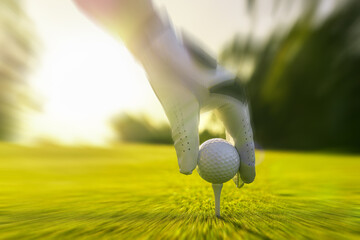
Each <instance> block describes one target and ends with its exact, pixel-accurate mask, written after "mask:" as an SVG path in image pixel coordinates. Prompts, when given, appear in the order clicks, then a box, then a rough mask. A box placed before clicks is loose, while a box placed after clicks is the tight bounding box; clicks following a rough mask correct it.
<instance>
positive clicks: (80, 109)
mask: <svg viewBox="0 0 360 240" xmlns="http://www.w3.org/2000/svg"><path fill="white" fill-rule="evenodd" d="M244 2H245V1H239V0H226V4H224V1H223V0H181V1H180V0H156V1H155V4H156V5H157V6H158V8H159V9H163V10H164V11H167V12H168V14H169V16H170V18H171V19H172V21H173V24H174V25H175V26H176V27H177V28H179V29H182V30H184V31H186V32H188V33H190V35H192V36H194V37H195V38H196V39H197V40H198V41H199V42H200V43H202V45H203V46H204V48H205V49H207V50H208V51H209V52H210V53H211V54H213V55H214V56H216V55H218V54H219V53H220V51H221V49H222V48H223V47H224V45H225V44H226V43H227V42H229V41H230V40H231V39H232V37H233V36H234V35H235V34H239V33H240V34H243V35H246V34H247V32H249V31H250V30H251V28H252V25H251V23H250V18H249V16H248V15H247V14H246V6H245V5H244ZM260 2H262V3H261V7H260V14H262V15H263V16H264V17H261V18H259V22H257V28H256V31H255V34H256V35H257V36H258V37H260V38H261V37H264V36H266V34H267V32H268V30H269V29H271V26H272V25H274V21H279V19H277V20H276V19H269V18H267V17H266V16H269V14H266V13H269V11H271V8H270V5H269V1H265V0H264V1H260ZM23 3H24V6H25V11H26V13H27V14H28V16H29V17H30V18H31V20H32V21H33V22H34V25H35V29H36V31H37V34H38V35H39V38H40V42H41V45H42V47H41V51H40V52H41V54H40V62H39V66H38V68H37V69H36V70H35V71H34V73H33V74H32V76H31V83H32V86H33V88H34V89H35V91H36V92H37V93H38V95H39V96H40V98H41V99H43V100H44V101H43V102H44V103H43V109H42V111H41V112H38V113H32V114H30V115H29V117H28V120H27V124H26V129H27V131H24V139H25V141H31V140H34V139H36V138H38V137H39V136H41V137H47V138H52V139H55V140H58V141H61V142H63V143H69V144H72V143H87V144H104V143H106V142H107V141H108V140H111V139H112V138H113V132H112V131H111V129H110V127H109V124H108V123H109V119H110V118H111V117H112V116H114V115H115V114H117V113H119V112H124V111H126V112H133V113H136V112H145V113H147V114H148V115H150V116H151V117H153V118H154V119H157V120H165V114H164V113H163V111H162V109H161V105H160V103H159V102H158V100H157V99H156V96H155V94H154V93H153V91H152V89H151V87H150V85H149V83H148V81H147V79H146V74H145V73H144V71H143V69H142V68H141V66H140V65H139V64H138V63H137V62H136V61H135V60H134V59H133V57H132V56H131V54H130V53H129V52H128V50H127V49H126V48H125V47H124V46H123V45H122V43H121V42H118V41H116V40H115V39H113V38H112V37H111V36H110V35H109V34H107V33H106V32H105V31H104V30H102V29H101V28H99V27H98V26H96V25H95V24H93V23H92V22H91V21H90V20H88V19H87V18H86V17H85V16H84V15H83V14H82V13H81V12H80V11H79V10H78V9H77V8H76V7H75V5H74V4H73V3H72V1H70V0H62V1H59V0H23ZM296 9H297V8H296V6H295V7H294V8H293V9H292V10H291V11H290V12H288V21H290V20H291V19H294V18H295V16H296ZM280 20H281V19H280Z"/></svg>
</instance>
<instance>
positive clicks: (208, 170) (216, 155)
mask: <svg viewBox="0 0 360 240" xmlns="http://www.w3.org/2000/svg"><path fill="white" fill-rule="evenodd" d="M239 167H240V157H239V154H238V152H237V150H236V149H235V147H234V146H232V145H231V144H230V143H229V142H227V141H226V140H224V139H221V138H213V139H210V140H207V141H206V142H204V143H203V144H201V146H200V149H199V157H198V167H197V171H198V173H199V175H200V176H201V177H202V178H203V179H204V180H206V181H208V182H210V183H215V184H219V183H224V182H227V181H229V180H230V179H232V178H233V177H234V176H235V174H236V173H237V171H238V170H239Z"/></svg>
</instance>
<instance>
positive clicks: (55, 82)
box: [0, 0, 360, 240]
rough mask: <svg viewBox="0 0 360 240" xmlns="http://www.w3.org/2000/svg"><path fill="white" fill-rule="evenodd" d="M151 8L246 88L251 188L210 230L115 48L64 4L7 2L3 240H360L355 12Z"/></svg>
mask: <svg viewBox="0 0 360 240" xmlns="http://www.w3.org/2000/svg"><path fill="white" fill-rule="evenodd" d="M155 3H156V4H157V6H158V7H159V9H163V10H164V9H165V10H166V11H167V12H168V14H169V16H170V17H171V19H172V20H173V23H174V24H175V26H176V27H177V28H179V29H182V30H184V31H186V32H187V33H188V34H190V35H191V36H193V37H194V38H196V39H197V40H198V42H199V43H200V44H201V45H202V46H203V47H204V49H206V50H207V51H208V52H209V53H210V54H211V55H213V56H216V57H218V59H219V61H220V62H221V63H222V64H223V65H225V66H226V67H227V68H228V69H229V70H231V71H233V72H234V73H236V74H237V75H238V76H239V79H240V80H241V81H242V82H243V84H245V85H246V88H247V95H248V99H249V103H250V110H251V114H252V125H253V129H254V135H255V141H256V147H257V150H256V153H255V154H256V174H257V176H256V179H255V181H254V182H253V183H251V184H249V185H247V184H246V185H245V186H244V187H243V188H240V189H237V188H236V187H235V186H234V184H233V182H232V181H229V182H227V183H226V184H224V188H223V191H222V203H221V204H222V216H223V218H221V219H218V218H216V217H214V212H213V210H214V202H213V195H212V190H211V187H210V184H209V183H207V182H205V181H203V180H202V179H201V178H200V177H199V176H198V175H197V174H196V171H194V173H193V174H192V175H190V176H185V175H182V174H179V171H178V166H177V161H176V154H175V150H174V148H173V147H172V145H171V143H172V140H171V137H170V129H169V125H168V122H167V120H166V117H165V114H164V113H163V110H162V108H161V105H160V103H159V102H158V100H157V98H156V96H155V94H154V93H153V91H152V89H151V87H150V85H149V83H148V81H147V79H146V75H145V73H144V71H143V69H142V68H141V67H140V65H138V63H137V62H136V61H135V60H134V59H133V57H132V56H131V54H130V53H129V52H128V50H127V49H126V48H125V47H124V45H123V44H122V43H119V42H117V41H116V40H115V39H113V38H112V37H111V36H109V34H108V33H106V32H105V31H103V30H102V29H100V28H99V27H97V26H96V25H95V24H93V23H92V22H90V20H88V19H87V18H86V17H85V16H84V15H83V14H82V13H80V12H79V11H78V10H77V8H76V7H75V6H74V4H73V3H72V1H70V0H63V1H59V0H16V1H14V0H1V1H0V46H1V47H0V239H9V240H10V239H14V240H18V239H304V240H305V239H326V240H328V239H359V236H360V231H359V225H360V222H359V219H360V209H359V203H360V189H359V186H360V175H359V169H360V155H359V154H358V153H359V152H360V138H359V136H360V124H359V123H360V1H359V0H343V1H338V0H257V1H256V0H248V1H247V0H226V1H223V0H196V1H194V0H181V1H180V0H156V1H155ZM213 137H225V134H224V128H223V126H222V125H221V123H220V122H219V120H218V119H217V118H216V117H215V116H214V115H213V114H212V113H206V114H203V115H202V116H201V123H200V139H201V141H205V140H207V139H209V138H213Z"/></svg>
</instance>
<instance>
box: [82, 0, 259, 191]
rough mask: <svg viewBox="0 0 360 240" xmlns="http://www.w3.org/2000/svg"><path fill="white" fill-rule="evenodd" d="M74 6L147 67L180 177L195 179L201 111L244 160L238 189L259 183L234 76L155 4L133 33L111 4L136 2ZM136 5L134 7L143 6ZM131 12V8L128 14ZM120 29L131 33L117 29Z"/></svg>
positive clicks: (94, 0) (93, 0)
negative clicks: (217, 125) (212, 119)
mask: <svg viewBox="0 0 360 240" xmlns="http://www.w3.org/2000/svg"><path fill="white" fill-rule="evenodd" d="M75 1H76V2H77V3H78V5H79V6H80V8H81V9H83V10H84V11H85V12H86V13H87V14H88V15H90V17H92V18H93V19H95V21H96V22H98V23H100V24H101V25H102V26H104V27H105V28H106V29H108V30H109V31H111V32H112V33H114V34H115V35H116V36H117V37H120V38H121V40H122V41H124V43H125V45H126V46H127V47H128V49H129V50H130V51H131V52H132V53H133V55H134V56H135V58H136V59H137V60H138V61H139V62H140V63H141V65H142V66H143V67H144V69H145V71H146V73H147V76H148V79H149V82H150V84H151V86H152V88H153V90H154V92H155V93H156V95H157V97H158V99H159V101H160V102H161V104H162V106H163V108H164V111H165V113H166V116H167V118H168V120H169V123H170V126H171V129H172V138H173V141H174V146H175V149H176V154H177V158H178V164H179V168H180V172H181V173H183V174H191V173H192V171H193V170H194V169H195V168H196V165H197V159H198V150H199V133H198V131H199V129H198V126H199V116H200V112H205V111H209V110H214V111H215V112H216V114H217V116H218V117H219V118H220V120H221V121H222V122H223V124H224V126H225V128H226V131H227V135H228V136H229V137H230V138H232V140H233V142H234V145H235V147H236V149H237V151H238V153H239V156H240V162H241V163H240V169H239V171H238V174H237V175H236V176H235V178H234V182H235V183H236V185H237V186H238V187H241V186H242V185H243V182H245V183H251V182H252V181H253V180H254V178H255V154H254V141H253V134H252V128H251V125H250V115H249V110H248V105H247V103H246V100H245V95H244V91H243V88H242V86H241V84H240V82H239V81H238V79H237V78H236V76H234V75H233V74H231V73H230V72H228V71H227V70H225V69H224V68H223V67H221V66H220V65H218V63H217V61H216V60H215V59H213V58H212V57H210V56H209V55H208V54H207V53H206V52H205V51H203V50H202V49H201V48H200V47H199V46H198V45H197V44H195V43H194V42H193V41H192V40H191V39H190V38H188V37H186V36H185V35H182V36H178V35H177V34H176V33H175V31H174V28H173V27H172V25H171V24H170V22H169V20H168V19H167V18H166V17H165V18H161V17H160V16H159V14H157V12H156V11H155V10H154V9H153V7H152V5H151V1H145V2H147V3H149V4H150V5H149V6H150V7H149V8H148V9H149V11H145V12H146V14H145V15H146V17H145V18H144V19H146V21H140V22H141V24H140V23H139V24H134V22H133V21H131V24H132V25H133V26H132V27H131V28H129V24H127V23H129V21H127V20H126V17H124V18H122V20H123V22H116V21H119V18H120V17H119V16H118V15H117V14H120V13H118V12H116V11H117V10H116V9H117V7H111V4H113V5H114V6H115V5H116V6H119V4H120V5H121V3H124V2H126V4H124V5H123V6H122V7H124V6H126V7H129V6H128V5H132V4H131V3H130V2H131V1H134V0H126V1H124V0H106V1H102V0H75ZM134 2H135V3H134V4H135V5H136V2H139V1H138V0H136V1H134ZM142 2H144V0H142ZM109 5H110V6H109ZM138 7H139V6H137V7H136V9H138ZM104 8H106V9H105V10H106V11H105V10H104ZM132 10H133V9H132V7H129V9H128V11H127V13H126V14H125V15H129V11H130V12H131V11H132ZM114 11H115V12H114ZM136 11H137V10H136ZM109 12H110V14H109ZM122 12H126V10H125V11H124V9H122ZM133 16H137V15H136V14H134V15H133ZM124 19H125V20H124ZM122 27H123V29H128V30H129V29H130V30H129V31H127V32H121V31H120V30H119V31H118V30H117V29H118V28H122ZM127 33H129V34H127Z"/></svg>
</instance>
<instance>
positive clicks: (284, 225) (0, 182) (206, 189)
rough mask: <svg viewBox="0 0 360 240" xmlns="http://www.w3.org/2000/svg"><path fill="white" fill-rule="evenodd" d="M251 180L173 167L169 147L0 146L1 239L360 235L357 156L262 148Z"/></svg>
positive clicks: (316, 236)
mask: <svg viewBox="0 0 360 240" xmlns="http://www.w3.org/2000/svg"><path fill="white" fill-rule="evenodd" d="M257 155H258V156H257V157H258V159H263V161H262V162H261V163H259V165H258V168H257V179H256V181H255V182H254V183H253V184H250V185H246V186H245V187H244V188H242V189H236V188H235V186H234V184H233V183H232V182H228V183H226V184H225V185H224V188H223V192H222V215H223V217H222V218H221V219H218V218H216V217H214V202H213V195H212V194H213V193H212V189H211V185H210V184H208V183H206V182H205V181H203V180H202V179H201V178H200V177H199V176H198V174H197V173H194V174H193V175H191V176H184V175H181V174H179V173H178V167H177V163H176V156H175V152H174V150H173V148H172V147H171V146H158V145H120V146H118V147H114V148H109V149H105V148H85V147H84V148H66V147H54V146H53V147H38V148H28V147H20V146H16V145H9V144H4V143H3V144H0V239H16V240H17V239H241V238H242V239H359V237H360V227H359V226H360V221H359V219H360V207H359V205H360V204H359V203H360V190H359V186H360V174H359V169H360V157H359V156H353V155H334V154H324V153H301V152H298V153H297V152H275V151H267V152H262V153H260V152H258V153H257Z"/></svg>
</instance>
